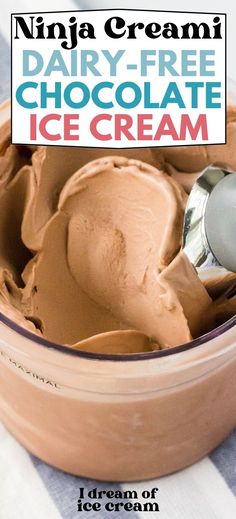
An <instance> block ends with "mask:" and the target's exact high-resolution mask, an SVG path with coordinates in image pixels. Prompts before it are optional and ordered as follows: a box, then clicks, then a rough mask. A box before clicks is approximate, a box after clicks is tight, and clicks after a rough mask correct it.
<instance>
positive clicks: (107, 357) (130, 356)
mask: <svg viewBox="0 0 236 519" xmlns="http://www.w3.org/2000/svg"><path fill="white" fill-rule="evenodd" d="M0 322H2V323H3V324H5V325H6V326H7V327H8V328H10V329H11V330H13V331H14V332H16V333H18V334H19V335H21V336H23V337H25V338H26V339H29V340H32V341H34V342H35V343H37V344H38V345H39V346H43V347H45V348H48V349H51V350H55V351H58V352H60V353H64V354H67V355H70V356H72V357H78V358H83V359H91V360H98V361H101V360H103V361H113V362H121V361H144V360H150V359H157V358H161V357H168V356H171V355H174V354H176V353H181V352H184V351H188V350H192V349H194V348H197V347H199V346H201V345H202V344H205V343H207V342H208V341H210V340H211V339H215V338H217V337H219V336H220V335H222V334H223V333H225V332H227V331H228V330H231V329H232V328H233V327H234V326H235V325H236V315H235V316H233V317H231V318H230V319H229V320H228V321H226V322H225V323H223V324H221V325H220V326H217V327H216V328H215V329H214V330H211V331H210V332H207V333H205V334H204V335H201V337H198V338H197V339H193V340H192V341H189V342H186V343H184V344H180V345H178V346H174V347H172V348H165V349H163V350H155V351H147V352H144V353H127V354H112V353H93V352H91V351H82V350H77V349H74V348H71V347H70V346H64V345H63V344H59V343H56V342H52V341H49V340H48V339H45V338H44V337H40V336H39V335H37V334H35V333H33V332H31V331H30V330H27V329H26V328H23V327H22V326H20V325H19V324H17V323H15V322H14V321H12V320H11V319H9V317H7V316H6V315H4V314H3V313H1V312H0Z"/></svg>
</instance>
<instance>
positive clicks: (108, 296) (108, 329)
mask: <svg viewBox="0 0 236 519" xmlns="http://www.w3.org/2000/svg"><path fill="white" fill-rule="evenodd" d="M235 120H236V117H235V110H234V109H232V110H231V111H230V112H229V123H228V132H229V140H228V144H227V145H225V146H208V147H205V146H201V147H193V148H189V147H186V148H174V149H173V148H171V149H170V148H166V149H164V148H163V149H153V150H150V149H147V150H138V152H137V150H128V151H127V152H126V154H127V157H122V153H124V152H123V150H119V152H118V155H117V156H111V155H110V152H109V151H108V150H106V151H105V153H104V150H89V149H87V150H76V149H64V148H47V149H46V148H43V147H40V148H38V149H36V150H35V149H34V148H30V147H23V148H22V147H17V146H14V145H9V146H6V145H4V150H3V154H2V157H1V159H0V160H1V161H2V163H1V162H0V168H1V175H0V182H1V186H2V187H1V194H0V197H1V209H0V210H1V216H2V217H1V219H0V222H1V224H0V245H1V256H0V267H1V278H0V285H1V290H0V308H1V311H2V312H3V313H5V314H6V315H8V316H9V317H10V318H11V319H13V320H15V321H16V322H18V324H20V326H24V327H26V328H28V329H30V330H31V331H34V332H35V333H37V334H43V336H44V337H46V338H47V339H49V340H52V341H55V342H58V343H62V344H66V345H68V346H71V347H76V348H78V349H81V350H86V349H87V350H89V351H99V352H106V353H107V352H111V353H125V352H127V353H130V352H131V353H134V352H142V351H148V350H151V349H158V348H169V347H172V346H176V345H178V344H181V343H184V342H187V341H189V340H191V338H193V337H197V336H199V335H201V334H202V333H204V332H206V331H208V330H209V329H211V328H213V327H214V326H215V325H216V324H217V320H220V321H222V320H224V316H225V318H228V317H229V316H231V315H232V313H233V312H234V306H235V303H234V297H231V298H230V301H229V299H228V298H227V296H226V295H225V292H226V289H225V287H226V285H225V284H224V282H223V283H220V285H219V284H218V285H219V286H220V287H221V288H220V293H219V290H218V292H217V294H214V290H213V289H212V286H211V287H210V289H209V287H208V286H207V285H206V286H204V284H203V283H202V282H201V281H200V279H199V278H198V276H197V274H196V272H195V269H194V268H193V267H192V265H191V264H190V263H189V261H188V259H187V258H186V257H185V255H184V253H183V252H182V251H181V235H182V224H183V215H184V209H185V204H186V200H187V192H188V191H189V189H190V188H191V185H192V183H193V182H194V179H195V177H196V176H197V175H199V172H200V171H201V170H202V169H204V167H206V166H207V165H208V164H209V163H215V164H219V165H222V166H224V167H228V168H229V169H235V168H236V153H235V151H234V144H235V139H236V124H235ZM5 141H6V139H5ZM5 141H4V142H5ZM115 153H117V150H116V152H115ZM104 155H105V156H104ZM134 156H135V159H134V158H133V157H134ZM97 157H98V158H97ZM94 158H95V160H91V162H90V159H94ZM13 208H14V210H13ZM233 283H235V277H234V276H232V279H230V283H229V281H228V278H227V294H228V293H229V290H228V289H229V284H230V286H231V285H232V284H233ZM218 285H217V286H218ZM213 299H214V301H213Z"/></svg>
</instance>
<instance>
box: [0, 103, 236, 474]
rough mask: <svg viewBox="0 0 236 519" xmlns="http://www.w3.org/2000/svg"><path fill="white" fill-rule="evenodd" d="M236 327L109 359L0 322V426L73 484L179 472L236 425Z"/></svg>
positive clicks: (0, 317)
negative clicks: (78, 479)
mask: <svg viewBox="0 0 236 519" xmlns="http://www.w3.org/2000/svg"><path fill="white" fill-rule="evenodd" d="M8 110H9V105H8V106H7V105H5V106H4V107H3V109H2V114H3V119H6V118H7V116H8ZM235 325H236V318H232V319H231V320H230V321H228V322H227V323H226V324H224V325H221V326H220V327H218V328H217V329H216V330H215V331H213V332H210V333H209V334H206V335H205V336H204V337H202V338H200V339H199V340H195V341H192V342H191V343H189V344H186V345H183V346H179V347H177V348H175V349H170V350H165V351H162V352H160V351H157V352H151V353H144V354H138V355H127V356H122V355H120V356H119V355H116V356H115V357H112V356H109V355H103V356H101V355H95V354H93V353H85V352H79V351H75V350H68V348H66V347H63V346H60V345H56V344H53V343H50V342H49V341H47V340H44V339H41V338H39V337H37V336H35V335H34V334H32V333H31V332H29V331H26V330H24V329H23V328H21V327H19V326H18V325H16V324H15V323H13V322H12V321H10V320H9V319H8V318H7V317H5V316H4V315H1V314H0V419H1V420H2V421H3V423H4V424H5V425H6V427H7V428H8V429H9V431H10V432H11V433H12V434H13V435H14V436H15V437H16V438H17V439H18V440H19V441H20V442H21V443H22V445H24V446H25V447H26V448H27V449H28V450H29V451H30V452H32V453H33V454H35V455H36V456H38V457H39V458H41V459H42V460H44V461H46V462H47V463H49V464H51V465H54V466H56V467H59V468H60V469H63V470H65V471H68V472H70V473H73V474H77V475H80V476H86V477H90V478H95V479H101V480H110V481H129V480H142V479H148V478H153V477H156V476H160V475H164V474H168V473H170V472H173V471H176V470H179V469H181V468H183V467H186V466H187V465H190V464H191V463H193V462H195V461H197V460H198V459H200V458H202V457H203V456H204V455H205V454H207V453H208V452H209V451H211V450H212V449H213V448H214V447H216V446H217V445H218V444H219V443H220V442H221V441H222V440H223V439H224V438H225V437H226V436H227V435H228V433H229V432H230V431H231V430H232V429H233V428H234V427H235V426H236V326H235Z"/></svg>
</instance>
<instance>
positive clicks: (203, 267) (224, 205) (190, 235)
mask: <svg viewBox="0 0 236 519" xmlns="http://www.w3.org/2000/svg"><path fill="white" fill-rule="evenodd" d="M183 249H184V252H185V254H186V255H187V256H188V258H189V260H190V261H191V263H192V264H193V265H194V266H195V267H196V269H197V271H198V275H199V276H200V277H204V278H206V275H208V274H209V275H211V273H212V271H214V273H215V272H216V269H217V271H218V272H219V273H220V272H221V271H224V272H225V269H226V270H227V271H230V272H236V174H235V172H231V171H226V170H224V169H220V168H217V167H213V166H210V167H208V168H206V169H205V170H204V171H203V172H202V174H201V175H200V176H199V178H198V179H197V181H196V182H195V184H194V186H193V188H192V191H191V193H190V195H189V199H188V204H187V208H186V211H185V218H184V228H183Z"/></svg>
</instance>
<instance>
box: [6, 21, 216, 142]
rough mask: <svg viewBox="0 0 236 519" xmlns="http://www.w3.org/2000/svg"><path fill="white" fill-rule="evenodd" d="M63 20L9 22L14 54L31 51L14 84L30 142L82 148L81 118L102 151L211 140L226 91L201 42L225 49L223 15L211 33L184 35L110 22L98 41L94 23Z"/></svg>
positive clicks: (186, 29)
mask: <svg viewBox="0 0 236 519" xmlns="http://www.w3.org/2000/svg"><path fill="white" fill-rule="evenodd" d="M109 13H110V14H111V12H110V11H109ZM136 13H137V12H136ZM48 14H49V13H45V15H44V17H45V16H46V15H48ZM64 14H66V13H64ZM149 14H150V13H149ZM165 14H166V15H167V14H168V13H165ZM179 14H181V13H179ZM189 14H191V13H189ZM54 16H55V13H54ZM67 16H68V18H67V19H68V23H67V25H65V24H63V23H62V22H61V21H59V22H55V21H54V22H51V19H49V22H50V23H47V22H48V20H45V19H44V17H43V15H38V16H37V15H28V17H27V16H26V15H15V16H14V19H13V22H12V38H13V41H14V45H15V44H16V43H17V42H19V41H20V40H21V39H22V38H23V40H24V41H27V43H28V44H31V45H30V47H28V46H27V48H25V47H24V46H23V47H21V48H20V50H21V54H20V67H21V75H20V77H17V78H16V79H15V80H14V77H13V89H14V92H13V94H14V96H13V97H14V101H15V103H16V105H17V107H18V108H20V109H21V110H24V111H25V112H26V113H28V114H29V129H28V133H29V139H30V141H31V142H34V141H35V142H37V141H38V139H39V138H40V137H41V138H43V139H44V143H45V142H48V143H51V142H52V141H53V142H55V141H62V140H63V141H68V142H72V141H79V140H80V132H81V126H83V129H84V127H85V118H84V119H81V117H82V115H83V113H84V114H85V115H86V125H87V127H88V133H89V134H90V136H91V137H92V138H93V139H94V140H97V141H101V142H108V141H111V140H113V141H117V142H121V141H122V140H124V139H125V140H127V141H129V142H130V141H138V142H139V143H140V142H145V144H146V143H148V142H150V141H153V143H154V144H155V143H157V142H160V141H161V140H162V139H163V138H165V137H170V138H171V139H172V140H173V141H179V142H182V143H183V142H185V140H187V139H188V140H190V141H193V142H196V143H198V137H199V136H200V137H201V139H202V140H203V141H205V142H208V141H209V140H210V139H209V131H208V115H209V114H212V112H214V111H217V110H218V111H219V110H221V109H222V106H223V105H224V99H223V97H222V96H223V91H224V84H222V81H221V80H219V78H220V74H219V71H218V69H217V67H218V65H219V63H218V62H219V56H218V55H217V52H216V49H215V48H213V47H212V46H211V45H207V44H206V42H207V43H208V42H211V43H212V42H213V43H214V42H216V41H219V40H221V39H222V20H221V16H220V15H217V16H216V15H212V17H211V25H210V24H207V23H205V22H200V23H198V24H197V23H196V22H191V21H190V22H188V23H185V24H182V25H181V26H179V25H177V24H175V23H172V22H166V23H164V24H163V25H160V24H158V23H156V22H153V21H152V22H150V23H147V24H145V23H143V22H133V23H127V22H126V20H125V19H124V18H123V17H122V16H115V15H112V16H109V17H108V18H107V19H106V21H105V23H104V24H103V25H102V26H101V25H100V27H99V34H98V35H97V34H96V27H94V25H93V24H92V23H89V22H83V23H81V24H79V23H78V21H77V18H76V17H75V16H69V14H68V13H67ZM54 20H55V18H54ZM102 31H103V34H102ZM102 36H103V37H102ZM124 40H125V42H126V43H125V44H124ZM139 40H141V46H140V45H139V46H138V47H136V45H137V42H138V41H139ZM161 40H162V44H161V45H160V44H159V42H160V41H161ZM180 40H181V47H177V48H175V50H173V47H176V45H175V42H177V41H178V42H179V41H180ZM147 41H148V42H149V46H147V45H146V42H147ZM163 41H164V46H163ZM199 41H201V43H202V44H203V45H202V46H201V47H199V45H198V43H199ZM52 42H53V43H52ZM97 42H98V43H99V44H98V45H97ZM110 42H112V45H111V44H110ZM127 42H128V43H129V45H128V46H127V45H126V44H127ZM150 42H151V44H152V45H151V47H150ZM153 42H155V45H153ZM157 42H158V45H157ZM166 42H168V45H166V46H165V43H166ZM170 42H171V43H170ZM189 42H190V43H191V44H189ZM42 43H43V45H44V46H42ZM48 43H50V45H52V46H51V47H47V44H48ZM118 43H119V45H118ZM121 43H122V45H121ZM105 44H106V45H107V48H105ZM45 45H46V46H45ZM53 45H54V47H53ZM55 45H57V48H55ZM165 47H166V48H165ZM135 48H136V52H135ZM51 49H52V50H51ZM13 56H14V47H13ZM131 57H132V59H131ZM127 74H129V75H128V76H127ZM131 74H133V77H132V75H131ZM50 110H52V112H51V113H49V111H50ZM173 110H175V113H176V114H177V118H178V119H177V120H176V119H174V117H173ZM52 121H53V123H54V126H53V131H52V128H50V123H52ZM55 129H56V131H55ZM39 136H40V137H39ZM164 144H165V145H166V144H167V142H166V141H165V142H164Z"/></svg>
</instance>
